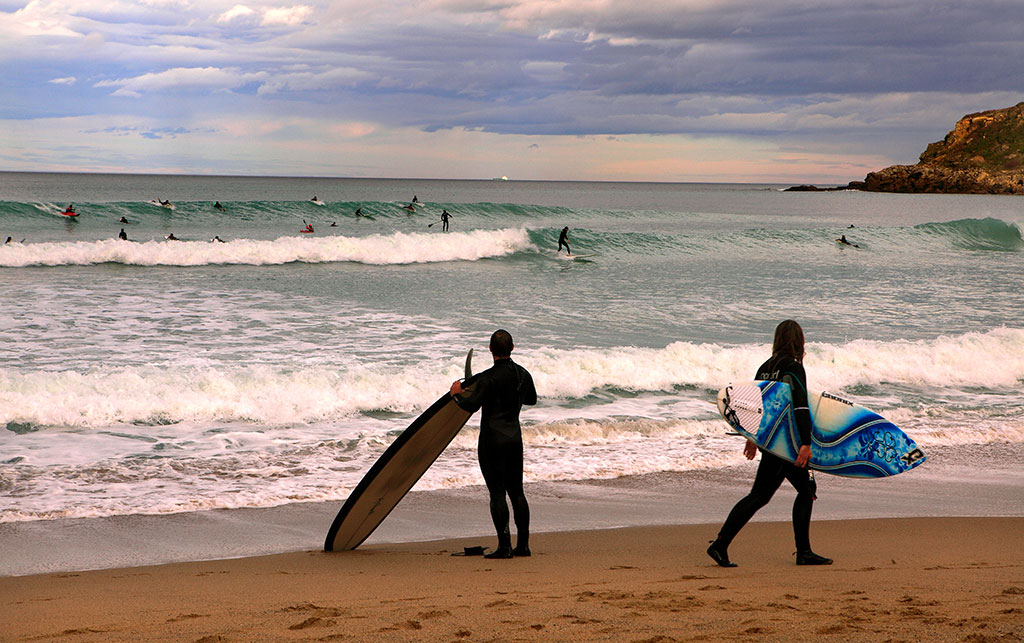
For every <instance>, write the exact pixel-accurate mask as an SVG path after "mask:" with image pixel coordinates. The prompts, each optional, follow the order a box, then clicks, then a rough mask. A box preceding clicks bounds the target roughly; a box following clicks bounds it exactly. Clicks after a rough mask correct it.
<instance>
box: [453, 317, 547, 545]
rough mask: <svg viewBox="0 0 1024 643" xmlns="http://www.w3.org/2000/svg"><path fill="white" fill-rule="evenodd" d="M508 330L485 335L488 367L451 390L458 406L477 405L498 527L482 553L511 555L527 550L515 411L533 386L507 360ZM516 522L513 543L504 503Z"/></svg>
mask: <svg viewBox="0 0 1024 643" xmlns="http://www.w3.org/2000/svg"><path fill="white" fill-rule="evenodd" d="M513 348H514V346H513V344H512V335H510V334H509V333H508V331H506V330H496V331H494V334H493V335H491V343H490V349H491V356H493V357H494V366H492V367H491V368H489V369H487V370H486V371H484V372H482V373H480V374H479V375H478V376H477V379H476V383H475V385H474V386H473V387H472V388H471V389H470V391H469V392H468V393H466V392H464V391H463V388H462V382H459V381H456V382H454V383H453V384H452V387H451V394H452V397H453V398H454V399H455V403H456V404H458V405H459V406H460V407H461V408H462V409H464V410H466V411H469V412H471V413H475V412H476V410H477V409H479V408H481V407H482V408H483V415H482V416H481V418H480V439H479V442H478V444H477V456H478V458H479V460H480V472H481V473H483V476H484V482H485V483H486V484H487V492H488V493H489V494H490V507H491V520H492V521H494V528H495V530H496V531H497V532H498V548H497V549H496V550H495V551H493V552H491V553H490V554H487V556H486V557H487V558H512V557H513V556H529V555H530V505H529V504H528V503H527V502H526V494H525V493H524V492H523V432H522V428H521V427H520V425H519V411H520V410H521V409H522V408H523V405H524V404H529V405H533V404H536V403H537V389H535V388H534V386H533V377H532V376H531V375H530V372H529V371H527V370H526V369H525V368H523V367H522V366H520V365H518V364H516V363H515V362H513V361H512V357H511V354H512V349H513ZM506 495H507V496H508V497H509V499H510V500H511V501H512V513H513V515H514V517H515V523H516V548H515V549H512V535H511V534H510V533H509V526H508V519H509V512H508V504H507V503H506V502H505V496H506Z"/></svg>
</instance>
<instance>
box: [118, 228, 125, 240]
mask: <svg viewBox="0 0 1024 643" xmlns="http://www.w3.org/2000/svg"><path fill="white" fill-rule="evenodd" d="M117 238H118V239H120V240H121V241H127V240H128V233H127V232H125V231H124V228H121V231H120V232H118V233H117Z"/></svg>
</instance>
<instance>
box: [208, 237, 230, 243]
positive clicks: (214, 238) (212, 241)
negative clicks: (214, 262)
mask: <svg viewBox="0 0 1024 643" xmlns="http://www.w3.org/2000/svg"><path fill="white" fill-rule="evenodd" d="M210 243H227V242H226V241H224V240H223V239H221V238H220V237H218V236H214V237H213V238H212V239H210Z"/></svg>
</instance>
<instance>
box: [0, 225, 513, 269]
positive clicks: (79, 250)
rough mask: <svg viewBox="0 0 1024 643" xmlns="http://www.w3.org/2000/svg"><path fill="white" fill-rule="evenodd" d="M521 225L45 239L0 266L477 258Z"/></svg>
mask: <svg viewBox="0 0 1024 643" xmlns="http://www.w3.org/2000/svg"><path fill="white" fill-rule="evenodd" d="M532 247H533V245H532V243H531V242H530V239H529V236H528V234H527V232H526V230H525V229H523V228H506V229H502V230H473V231H470V232H450V233H446V234H429V233H412V234H407V233H403V232H395V233H393V234H390V235H379V234H376V235H370V236H367V237H346V236H312V237H304V236H298V235H296V236H286V237H280V238H278V239H274V240H272V241H264V240H251V239H236V240H232V241H230V242H229V243H210V242H207V241H165V240H159V241H144V242H140V243H134V242H129V243H125V242H123V241H119V240H116V239H104V240H101V241H74V242H47V243H27V244H10V245H6V246H0V267H14V268H20V267H25V266H67V265H89V264H101V263H120V264H126V265H135V266H206V265H213V264H246V265H254V266H262V265H277V264H286V263H293V262H303V263H329V262H356V263H365V264H379V265H383V264H410V263H429V262H439V261H475V260H477V259H483V258H486V257H501V256H505V255H508V254H512V253H514V252H518V251H522V250H527V249H530V248H532Z"/></svg>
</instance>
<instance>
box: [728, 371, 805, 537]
mask: <svg viewBox="0 0 1024 643" xmlns="http://www.w3.org/2000/svg"><path fill="white" fill-rule="evenodd" d="M756 379H759V380H772V381H775V382H782V381H786V382H789V385H790V388H791V389H792V391H793V419H794V420H795V421H796V427H797V431H798V432H799V433H800V444H801V445H804V444H810V443H811V412H810V409H809V408H808V406H807V376H806V374H805V373H804V367H803V365H802V364H800V362H798V361H796V360H795V359H793V358H792V357H788V356H784V355H783V356H779V357H773V358H772V359H769V360H768V361H767V362H765V363H764V364H762V365H761V368H759V369H757V378H756ZM783 480H789V482H790V484H792V485H793V488H794V489H796V492H797V494H796V500H795V501H793V536H794V539H795V540H796V549H797V551H798V552H805V551H810V549H811V543H810V535H809V532H810V526H811V509H812V508H813V504H814V494H815V492H816V489H815V484H814V482H813V479H812V478H811V476H810V473H809V472H808V470H807V469H801V468H800V467H798V466H796V465H795V464H793V463H792V462H788V461H786V460H783V459H782V458H780V457H778V456H776V455H773V454H771V453H769V452H767V451H764V450H761V463H760V464H759V465H758V467H757V475H756V476H755V477H754V486H753V487H752V488H751V490H750V493H749V494H748V495H747V496H746V497H745V498H743V499H742V500H740V501H739V502H737V503H736V506H735V507H733V509H732V511H731V512H729V517H728V518H726V520H725V524H724V525H722V529H721V531H719V532H718V542H719V543H721V544H722V546H723V547H728V546H729V543H731V542H732V539H733V538H735V537H736V534H737V533H739V531H740V529H742V528H743V526H744V525H745V524H747V521H749V520H750V519H751V518H752V517H753V516H754V514H755V513H757V511H758V509H760V508H761V507H763V506H765V505H766V504H768V501H769V500H771V499H772V496H773V495H774V494H775V491H776V490H778V488H779V485H781V484H782V481H783Z"/></svg>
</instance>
